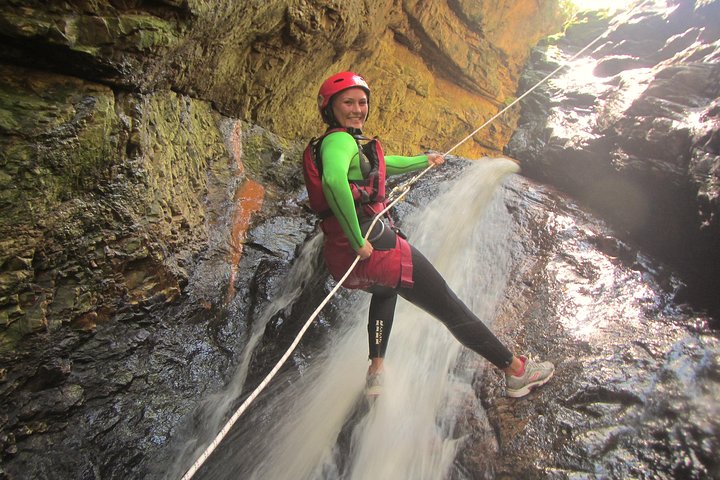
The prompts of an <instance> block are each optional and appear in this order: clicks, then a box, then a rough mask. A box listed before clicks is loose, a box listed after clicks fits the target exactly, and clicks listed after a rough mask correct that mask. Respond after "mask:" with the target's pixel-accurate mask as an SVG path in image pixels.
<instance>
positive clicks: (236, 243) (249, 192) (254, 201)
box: [227, 179, 265, 301]
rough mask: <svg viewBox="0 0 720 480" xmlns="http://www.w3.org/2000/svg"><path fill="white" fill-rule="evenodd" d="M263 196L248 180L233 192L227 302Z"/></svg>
mask: <svg viewBox="0 0 720 480" xmlns="http://www.w3.org/2000/svg"><path fill="white" fill-rule="evenodd" d="M264 196H265V189H264V188H263V186H262V185H260V184H259V183H257V182H254V181H252V180H250V179H247V180H245V181H244V182H243V183H242V184H241V185H240V187H238V189H237V191H236V192H235V214H234V215H233V222H232V233H231V237H230V253H231V258H230V285H229V286H228V293H227V300H228V301H229V300H230V299H232V297H233V296H234V295H235V277H236V276H237V271H238V264H239V263H240V258H241V257H242V253H243V245H244V244H245V239H246V235H247V230H248V227H249V226H250V220H251V219H252V216H253V215H254V214H255V213H256V212H258V211H259V210H260V208H261V207H262V203H263V197H264Z"/></svg>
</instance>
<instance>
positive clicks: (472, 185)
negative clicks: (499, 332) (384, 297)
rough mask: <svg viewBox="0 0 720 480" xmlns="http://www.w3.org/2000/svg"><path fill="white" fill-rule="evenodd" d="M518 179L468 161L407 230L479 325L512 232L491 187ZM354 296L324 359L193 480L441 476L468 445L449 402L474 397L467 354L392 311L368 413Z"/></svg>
mask: <svg viewBox="0 0 720 480" xmlns="http://www.w3.org/2000/svg"><path fill="white" fill-rule="evenodd" d="M515 171H517V166H516V165H515V164H514V163H513V162H511V161H509V160H505V159H495V160H483V161H479V162H475V163H474V164H473V165H472V166H470V167H468V168H467V169H466V170H465V171H464V173H463V175H462V176H461V178H460V179H459V180H458V181H456V182H449V183H448V184H447V185H446V187H445V191H444V193H441V194H440V195H439V196H438V197H437V198H436V199H434V200H433V201H432V203H431V204H430V205H429V206H428V207H426V208H424V209H423V210H422V212H418V214H416V215H414V216H413V218H409V219H407V220H406V222H405V225H404V226H405V229H406V231H407V232H408V233H410V238H411V239H412V243H413V244H414V245H415V246H416V247H417V248H418V249H419V250H421V251H423V252H424V253H425V255H426V256H427V257H428V258H429V259H430V260H431V261H432V262H433V263H434V265H435V266H436V267H437V268H438V270H439V271H440V272H441V273H442V274H443V275H444V276H445V278H446V280H447V281H448V283H449V284H450V286H451V287H452V288H453V289H454V290H455V291H456V292H457V293H458V295H459V296H460V298H463V299H465V301H466V302H467V303H468V305H469V306H470V308H471V309H472V310H473V311H474V312H476V313H477V314H478V316H479V317H480V318H482V319H483V320H484V321H486V322H489V321H491V320H492V318H493V315H494V310H495V308H496V306H497V304H498V301H499V299H500V298H501V297H502V294H503V290H504V287H505V284H506V279H507V274H508V270H509V266H510V254H509V252H510V250H511V249H510V248H508V245H507V243H508V241H509V237H510V233H511V232H510V230H511V228H512V223H511V220H510V216H509V214H508V212H507V211H506V209H505V207H504V203H503V202H502V198H501V195H499V192H501V190H500V189H498V188H497V187H498V186H499V185H500V183H501V182H502V179H503V178H504V177H505V176H506V175H507V174H510V173H513V172H515ZM359 297H360V300H358V301H357V302H356V303H355V304H354V305H351V306H350V307H349V308H347V310H346V311H345V312H344V313H343V314H342V318H343V321H342V322H341V323H342V326H341V327H339V328H338V331H337V332H335V333H334V335H332V337H331V338H330V340H329V341H328V343H329V345H327V346H325V348H324V351H323V352H322V353H320V354H318V355H317V356H316V357H314V358H313V360H312V362H311V363H310V365H309V366H308V367H307V369H305V370H304V371H303V373H302V375H300V376H299V375H298V374H297V373H295V372H288V373H285V374H284V377H283V376H281V377H278V379H276V381H275V382H273V386H271V388H270V391H268V392H266V393H265V394H264V396H263V403H262V405H261V406H259V407H257V408H255V409H253V410H252V411H250V412H248V414H247V415H248V416H247V417H246V418H244V419H242V420H241V421H240V422H239V425H238V426H237V427H236V428H235V429H234V430H233V432H232V433H231V434H230V435H229V436H228V437H227V438H226V440H225V441H224V443H223V445H222V446H221V448H220V449H218V451H217V452H216V454H215V455H213V457H211V459H210V460H209V461H208V464H207V465H206V466H205V467H204V468H203V470H201V471H200V472H199V474H198V475H197V478H202V479H226V478H233V479H234V478H248V479H256V480H261V479H262V480H264V479H272V480H282V479H292V480H297V479H320V478H322V479H341V478H342V479H358V480H364V479H378V478H383V479H384V478H398V479H401V478H412V479H432V480H437V479H441V478H446V477H447V476H448V472H449V469H450V467H451V466H452V463H453V460H454V458H455V456H456V453H457V451H458V449H460V448H462V445H463V441H464V438H463V437H458V436H457V435H456V434H455V431H454V430H455V428H454V424H455V419H457V418H458V415H459V413H460V410H459V408H460V406H461V405H462V404H463V402H462V401H456V400H457V398H453V397H454V396H458V395H463V394H464V395H467V394H468V392H471V391H472V390H471V386H470V382H471V380H472V378H473V375H474V373H475V372H474V371H473V369H471V368H469V367H468V365H470V363H469V362H462V361H461V359H462V358H463V357H465V356H468V355H471V353H470V352H469V351H467V350H465V349H464V348H463V347H461V345H460V344H459V343H458V342H457V341H456V340H455V339H454V338H453V337H452V336H451V335H450V334H449V333H448V332H447V330H446V329H445V327H444V326H443V325H442V324H441V323H440V322H438V321H436V320H434V319H432V318H430V317H428V316H427V315H426V314H424V313H423V312H421V311H420V310H418V309H416V308H415V307H413V306H412V305H410V304H408V303H407V302H405V301H403V300H400V301H399V303H398V308H397V312H396V319H395V323H394V326H393V332H392V335H391V338H390V345H389V351H388V354H387V357H386V362H385V363H386V374H387V375H386V377H387V382H386V383H387V384H386V388H385V391H384V393H383V395H382V396H380V397H379V398H378V399H377V400H376V401H375V402H374V403H373V404H372V405H369V404H368V403H367V400H366V399H364V396H363V394H362V389H363V385H364V377H365V372H366V368H367V339H366V336H367V332H366V315H367V306H368V303H369V298H368V297H369V296H368V295H364V294H361V295H359ZM249 355H251V353H250V354H247V355H246V356H249ZM472 355H474V354H472ZM473 368H475V367H473ZM240 373H241V375H243V376H244V375H245V373H246V371H245V370H241V372H240Z"/></svg>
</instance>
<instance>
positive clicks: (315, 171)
mask: <svg viewBox="0 0 720 480" xmlns="http://www.w3.org/2000/svg"><path fill="white" fill-rule="evenodd" d="M334 132H347V133H349V134H350V135H352V136H353V138H355V141H356V142H357V144H358V155H362V156H364V157H365V158H367V160H368V161H369V162H370V173H369V174H368V175H367V177H366V178H365V179H364V180H348V182H349V183H350V191H351V192H352V196H353V199H354V200H355V207H356V208H357V209H358V210H360V212H359V213H360V214H361V215H362V209H361V208H360V206H361V205H366V204H373V203H384V202H385V154H384V152H383V149H382V146H381V145H380V142H379V141H378V140H377V139H372V140H370V141H369V142H367V143H365V144H364V145H361V144H360V141H361V140H367V138H365V137H363V136H362V135H361V134H360V131H359V130H357V129H353V128H333V129H330V130H328V131H327V132H325V133H324V134H323V135H322V136H320V137H318V138H313V139H312V140H310V143H309V144H308V146H307V147H306V148H305V152H304V153H303V175H304V177H305V187H306V188H307V192H308V197H309V199H310V208H312V210H313V211H314V212H315V213H317V214H318V215H319V216H320V218H323V219H324V218H327V217H329V216H331V215H332V211H331V210H330V205H329V204H328V202H327V200H326V199H325V194H324V193H323V190H322V161H321V160H320V144H321V143H322V141H323V139H324V138H325V137H327V136H328V135H330V134H331V133H334Z"/></svg>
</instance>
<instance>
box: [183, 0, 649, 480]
mask: <svg viewBox="0 0 720 480" xmlns="http://www.w3.org/2000/svg"><path fill="white" fill-rule="evenodd" d="M644 3H645V2H641V3H638V4H637V5H635V7H633V8H632V9H631V10H629V11H628V12H627V15H626V18H624V19H623V20H622V21H619V22H618V23H617V24H616V25H615V26H614V27H612V28H608V29H607V30H606V31H605V32H603V33H602V34H601V35H599V36H598V37H597V38H595V39H594V40H593V41H592V42H590V43H588V44H587V45H586V46H585V47H583V48H582V49H581V50H580V51H578V52H577V53H576V54H575V55H573V56H572V57H571V58H570V59H569V60H567V62H566V63H569V62H572V61H573V60H575V59H576V58H577V57H579V56H580V55H581V54H583V53H584V52H585V51H586V50H587V49H589V48H590V47H591V46H593V45H594V44H596V43H597V42H598V41H600V40H601V39H602V38H604V37H605V36H607V35H608V34H610V33H611V32H613V31H614V30H615V29H617V27H618V26H620V25H622V24H623V23H625V22H626V21H627V20H628V19H629V18H630V16H631V15H632V13H633V12H634V11H635V10H636V9H637V8H638V7H640V6H641V5H643V4H644ZM565 66H566V65H565V64H563V65H560V66H559V67H557V68H556V69H555V70H553V71H552V72H550V73H549V74H547V75H546V76H545V77H544V78H543V79H542V80H540V81H539V82H537V83H536V84H535V85H533V86H532V87H531V88H530V89H529V90H528V91H526V92H525V93H523V94H522V95H521V96H519V97H518V98H516V99H515V100H514V101H513V102H512V103H510V104H509V105H508V106H506V107H505V108H503V109H502V110H500V111H499V112H498V113H496V114H495V115H493V116H492V117H491V118H490V119H489V120H487V121H486V122H485V123H483V124H482V125H480V126H479V127H478V128H476V129H475V130H473V131H472V132H471V133H470V134H468V135H467V136H466V137H465V138H463V139H462V140H460V141H459V142H458V143H457V144H455V145H454V146H453V147H452V148H450V149H449V150H448V151H447V152H445V153H444V154H443V157H444V156H447V155H449V154H450V153H451V152H452V151H454V150H455V149H456V148H458V147H459V146H460V145H462V144H463V143H465V142H467V141H468V140H469V139H471V138H472V137H473V136H475V134H476V133H478V132H479V131H480V130H482V129H483V128H485V127H487V126H488V125H490V124H491V123H492V122H493V121H495V119H497V118H498V117H499V116H500V115H502V114H504V113H505V112H507V111H508V110H509V109H510V108H512V107H513V106H515V105H516V104H517V103H519V102H520V101H521V100H522V99H523V98H525V97H526V96H528V95H529V94H530V93H531V92H533V91H534V90H535V89H536V88H538V87H539V86H540V85H542V84H543V83H545V82H546V81H547V80H548V79H550V78H551V77H553V76H554V75H555V74H556V73H558V72H559V71H560V70H562V69H563V68H565ZM433 167H434V165H430V166H429V167H427V168H425V169H424V170H422V171H421V172H420V173H418V174H417V175H415V176H414V177H412V178H410V179H409V180H407V181H405V182H403V183H401V184H400V185H398V186H396V187H395V188H394V189H393V190H392V192H390V195H389V196H390V197H392V196H393V195H395V194H396V193H397V197H396V198H395V199H394V200H393V201H392V202H390V203H389V204H388V205H387V206H386V207H385V209H384V210H383V211H381V212H380V213H378V214H377V215H376V216H375V218H373V221H372V223H371V224H370V227H369V228H368V233H367V234H366V235H365V240H366V241H367V239H368V236H369V235H370V232H372V229H373V227H375V224H376V223H377V222H378V220H379V219H380V218H381V217H382V216H383V215H385V213H387V212H388V211H389V210H390V209H391V208H392V207H394V206H395V205H396V204H397V203H398V202H399V201H400V200H402V199H403V198H404V197H405V195H407V193H408V192H409V191H410V188H411V187H412V186H413V185H414V184H415V183H416V182H417V181H418V180H420V178H422V177H423V176H424V175H425V174H426V173H427V172H429V171H430V170H431V169H432V168H433ZM359 261H360V255H358V256H356V257H355V260H354V261H353V263H352V264H351V265H350V267H349V268H348V270H347V272H345V275H343V277H342V278H341V279H340V280H339V281H338V282H337V284H336V285H335V287H334V288H333V289H332V290H331V291H330V293H328V294H327V296H326V297H325V299H324V300H323V301H322V302H320V305H318V306H317V308H316V309H315V311H314V312H313V313H312V315H310V317H309V318H308V319H307V321H306V322H305V324H304V325H303V326H302V328H301V329H300V331H299V332H298V334H297V336H296V337H295V340H293V342H292V343H291V344H290V346H289V347H288V349H287V351H286V352H285V353H284V354H283V356H282V357H280V360H278V362H277V363H276V364H275V366H274V367H273V368H272V370H270V373H268V374H267V376H266V377H265V379H263V381H262V382H260V384H259V385H258V386H257V387H256V388H255V390H253V392H252V393H251V394H250V395H249V396H248V397H247V398H246V399H245V401H244V402H243V403H242V405H240V406H239V407H238V408H237V410H236V411H235V413H234V414H233V415H232V416H231V417H230V418H229V419H228V421H227V423H226V424H225V426H224V427H223V428H222V429H221V430H220V432H218V434H217V435H216V436H215V439H214V440H213V441H212V442H210V444H209V445H208V446H207V448H206V449H205V451H204V452H203V453H202V454H201V455H200V456H199V457H198V459H197V460H196V461H195V463H194V464H193V465H192V466H191V467H190V468H189V469H188V470H187V472H186V473H185V475H183V477H182V480H190V479H191V478H192V477H193V475H195V473H196V472H197V471H198V470H199V469H200V467H201V466H202V465H203V464H204V463H205V461H206V460H207V459H208V458H209V457H210V455H211V454H212V452H213V451H214V450H215V449H216V448H217V447H218V445H220V442H222V440H223V438H225V436H226V435H227V434H228V432H230V429H231V428H232V427H233V425H235V422H237V420H238V419H239V418H240V416H242V414H243V413H245V410H247V409H248V407H249V406H250V405H251V404H252V402H253V401H255V399H256V398H257V397H258V395H260V393H261V392H262V391H263V390H264V389H265V387H267V385H268V384H269V383H270V380H272V379H273V377H275V375H277V373H278V372H279V371H280V368H282V366H283V365H284V364H285V362H286V361H287V359H288V358H289V357H290V355H291V354H292V352H293V351H294V350H295V348H296V347H297V346H298V344H299V343H300V340H301V339H302V337H303V335H305V332H306V331H307V329H308V328H310V325H311V324H312V322H313V321H314V320H315V318H316V317H317V316H318V314H319V313H320V311H321V310H322V309H323V307H325V305H327V303H328V302H329V301H330V299H331V298H332V297H333V296H334V295H335V293H336V292H337V291H338V290H339V289H340V287H341V286H342V285H343V283H345V280H347V277H348V276H350V273H351V272H352V271H353V269H354V268H355V266H356V265H357V263H358V262H359Z"/></svg>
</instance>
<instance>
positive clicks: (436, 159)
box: [428, 153, 445, 167]
mask: <svg viewBox="0 0 720 480" xmlns="http://www.w3.org/2000/svg"><path fill="white" fill-rule="evenodd" d="M443 163H445V157H443V156H442V155H440V154H439V153H430V154H428V164H430V166H432V167H437V166H438V165H442V164H443Z"/></svg>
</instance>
